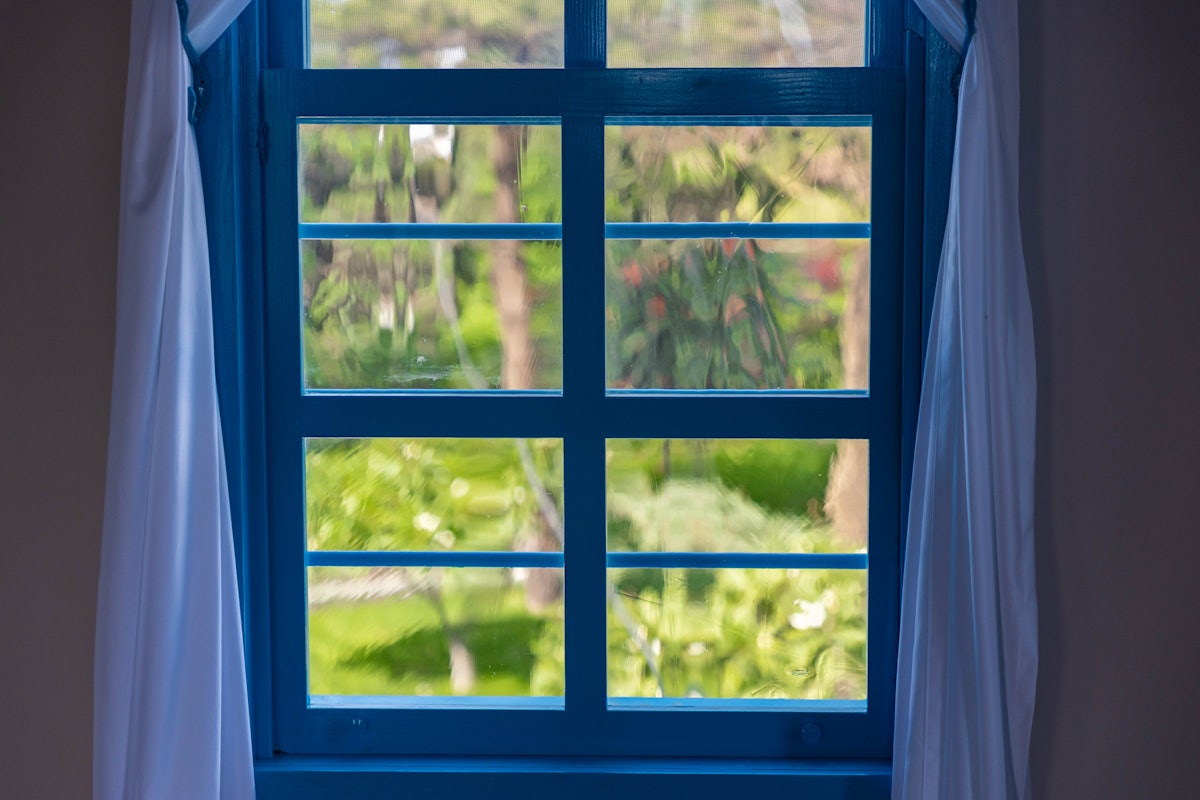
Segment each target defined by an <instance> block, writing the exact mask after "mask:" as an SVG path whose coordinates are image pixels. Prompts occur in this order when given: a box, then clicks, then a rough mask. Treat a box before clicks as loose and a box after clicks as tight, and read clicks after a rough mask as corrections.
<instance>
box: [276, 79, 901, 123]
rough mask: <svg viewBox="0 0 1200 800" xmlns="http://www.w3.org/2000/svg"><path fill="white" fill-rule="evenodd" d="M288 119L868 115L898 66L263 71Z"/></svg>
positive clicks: (887, 91)
mask: <svg viewBox="0 0 1200 800" xmlns="http://www.w3.org/2000/svg"><path fill="white" fill-rule="evenodd" d="M263 80H264V91H265V92H267V94H268V95H270V96H271V97H288V98H289V99H290V102H291V103H292V104H293V105H292V110H293V113H294V117H298V118H303V119H306V120H316V119H318V118H324V119H325V120H328V121H346V120H349V119H362V120H364V121H372V122H374V121H381V120H395V119H416V118H434V119H436V118H446V117H456V118H458V117H463V118H469V119H473V120H478V119H483V118H488V117H491V118H497V119H501V120H507V119H519V118H548V117H566V116H576V117H583V116H600V117H608V118H612V119H621V118H629V117H647V116H654V117H657V116H662V115H671V116H680V117H683V118H685V119H697V118H706V117H708V118H712V117H726V118H730V119H733V120H744V119H748V118H754V119H759V118H772V117H773V118H787V117H801V118H802V117H806V116H815V117H820V118H829V117H835V116H850V117H855V118H859V119H861V118H862V117H864V116H870V115H871V114H872V112H873V110H874V109H876V108H877V107H878V105H879V104H880V103H881V102H884V101H885V100H886V99H887V98H888V97H893V98H894V97H898V96H900V95H901V94H902V93H903V88H904V72H903V70H902V69H900V68H898V67H873V68H858V69H736V70H721V69H686V70H685V69H666V70H647V69H612V70H600V69H568V70H540V69H529V70H498V71H495V72H489V71H486V70H466V69H464V70H353V71H351V70H270V71H268V72H266V73H264V75H263Z"/></svg>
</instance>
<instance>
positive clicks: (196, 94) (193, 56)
mask: <svg viewBox="0 0 1200 800" xmlns="http://www.w3.org/2000/svg"><path fill="white" fill-rule="evenodd" d="M175 5H176V6H178V8H179V33H180V36H181V38H182V39H183V51H184V52H185V53H187V58H188V63H190V64H191V65H192V85H191V86H189V87H188V122H190V123H191V124H192V125H195V124H196V121H197V120H199V119H200V117H202V116H204V109H205V108H206V107H207V106H208V82H209V77H208V70H207V69H205V67H204V64H203V63H201V61H200V54H199V53H197V52H196V48H195V46H193V45H192V40H191V38H190V37H189V36H188V32H187V23H188V4H187V0H175ZM972 5H974V3H972Z"/></svg>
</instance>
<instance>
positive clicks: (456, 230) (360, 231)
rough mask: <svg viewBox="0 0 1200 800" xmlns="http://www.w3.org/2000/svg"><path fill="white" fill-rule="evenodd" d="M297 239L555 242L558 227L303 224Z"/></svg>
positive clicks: (523, 224)
mask: <svg viewBox="0 0 1200 800" xmlns="http://www.w3.org/2000/svg"><path fill="white" fill-rule="evenodd" d="M300 238H301V239H364V240H369V239H455V240H461V239H472V240H485V239H486V240H496V239H512V240H520V241H527V242H529V241H557V240H559V239H562V225H559V224H557V223H549V222H492V223H480V224H476V223H471V222H447V223H424V222H403V223H401V222H387V223H372V222H306V223H301V224H300Z"/></svg>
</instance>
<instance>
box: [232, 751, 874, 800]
mask: <svg viewBox="0 0 1200 800" xmlns="http://www.w3.org/2000/svg"><path fill="white" fill-rule="evenodd" d="M255 777H256V781H257V784H258V792H257V795H258V798H259V799H260V800H282V798H287V799H288V800H315V798H330V799H331V800H332V799H333V798H346V797H353V798H356V800H372V799H373V798H395V797H405V798H410V799H411V800H426V798H447V799H448V800H449V799H452V798H485V799H486V800H492V799H493V798H508V797H512V798H517V797H520V798H525V799H526V800H528V798H570V799H571V800H612V798H614V797H634V796H637V797H644V796H650V797H679V798H688V800H702V799H703V800H707V798H713V800H731V799H732V798H737V797H744V796H747V795H750V796H763V797H768V796H769V797H804V798H806V800H833V798H862V800H884V798H887V797H888V795H889V793H890V791H891V780H892V777H891V762H890V761H886V760H878V761H867V760H863V761H849V760H845V761H843V760H838V761H832V760H820V761H818V760H805V761H801V760H782V759H712V758H706V759H682V758H671V759H664V758H582V757H580V758H574V757H566V758H543V757H522V758H517V757H503V758H501V757H494V758H489V757H482V756H481V757H470V758H467V757H453V756H445V757H421V758H406V757H372V756H348V757H336V758H335V757H316V756H314V757H301V756H279V757H276V758H272V759H262V760H259V761H257V762H256V763H255ZM766 792H771V793H772V794H770V795H767V794H765V793H766Z"/></svg>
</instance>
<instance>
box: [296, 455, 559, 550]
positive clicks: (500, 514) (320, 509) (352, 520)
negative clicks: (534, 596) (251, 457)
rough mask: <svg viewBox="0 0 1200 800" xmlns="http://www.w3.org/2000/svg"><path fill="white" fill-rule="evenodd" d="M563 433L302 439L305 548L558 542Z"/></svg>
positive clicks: (546, 545)
mask: <svg viewBox="0 0 1200 800" xmlns="http://www.w3.org/2000/svg"><path fill="white" fill-rule="evenodd" d="M562 497H563V444H562V440H561V439H306V440H305V500H306V508H307V514H308V520H307V526H308V549H309V550H415V551H420V550H432V551H471V550H523V551H543V552H548V551H561V550H562V542H561V535H562V522H561V520H562Z"/></svg>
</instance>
